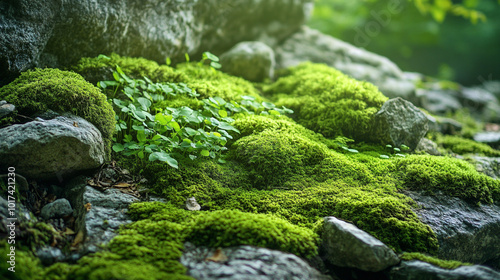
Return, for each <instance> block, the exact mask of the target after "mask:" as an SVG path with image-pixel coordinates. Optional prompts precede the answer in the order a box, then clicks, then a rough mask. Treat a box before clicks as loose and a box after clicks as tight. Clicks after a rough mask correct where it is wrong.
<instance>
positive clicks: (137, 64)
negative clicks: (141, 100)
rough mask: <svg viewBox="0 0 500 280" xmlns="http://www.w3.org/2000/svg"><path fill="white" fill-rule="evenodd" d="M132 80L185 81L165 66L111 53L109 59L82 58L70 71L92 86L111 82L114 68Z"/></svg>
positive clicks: (177, 73) (183, 77)
mask: <svg viewBox="0 0 500 280" xmlns="http://www.w3.org/2000/svg"><path fill="white" fill-rule="evenodd" d="M117 65H118V66H120V68H122V70H123V71H124V72H125V73H126V74H127V75H129V76H130V77H132V78H135V79H142V78H144V77H148V78H149V79H150V80H151V81H153V82H172V83H178V82H181V81H184V80H186V79H187V77H186V76H184V75H183V74H182V73H180V72H178V71H175V69H174V68H172V67H169V66H167V65H159V64H158V63H156V62H155V61H152V60H148V59H145V58H142V57H127V56H120V55H118V54H116V53H112V54H111V55H110V56H109V57H107V56H99V57H83V58H81V59H80V61H78V63H77V64H75V65H74V66H72V67H71V68H70V69H71V70H73V71H75V72H77V73H79V74H80V75H82V76H83V77H85V79H86V80H87V81H89V82H91V83H92V84H97V82H99V81H102V80H113V71H114V70H115V69H116V66H117Z"/></svg>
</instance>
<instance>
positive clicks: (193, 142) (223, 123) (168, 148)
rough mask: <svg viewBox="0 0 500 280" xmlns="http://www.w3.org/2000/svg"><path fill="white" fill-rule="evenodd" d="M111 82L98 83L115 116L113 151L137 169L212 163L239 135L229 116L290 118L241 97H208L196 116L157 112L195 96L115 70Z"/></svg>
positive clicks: (183, 112)
mask: <svg viewBox="0 0 500 280" xmlns="http://www.w3.org/2000/svg"><path fill="white" fill-rule="evenodd" d="M113 77H114V78H115V80H114V81H101V82H99V83H98V85H99V86H100V87H101V88H103V89H104V90H106V91H107V92H108V96H109V97H110V99H111V101H112V103H113V105H114V108H115V110H116V112H117V116H116V119H117V125H116V132H117V133H116V135H115V138H114V141H115V143H114V145H113V150H114V151H115V152H117V153H122V154H124V155H126V156H132V155H136V156H137V157H138V159H139V160H140V161H141V162H142V163H143V164H145V163H146V162H147V161H156V160H159V161H162V162H166V163H167V164H168V165H170V166H171V167H174V168H178V161H177V159H176V158H179V157H189V158H190V159H192V160H194V159H196V158H197V157H200V156H201V157H211V158H214V159H215V158H217V157H218V156H220V154H221V152H223V151H224V150H227V148H226V147H225V145H226V143H227V141H228V139H232V138H233V137H232V136H231V134H230V133H233V132H234V133H239V131H238V129H236V128H234V127H233V126H232V125H231V123H232V122H233V121H234V119H232V118H231V117H230V116H231V115H233V114H235V113H245V114H262V115H266V114H267V115H280V114H284V113H290V112H292V111H291V110H289V109H287V108H285V107H283V108H277V107H276V106H275V105H274V104H272V103H269V102H262V103H259V102H257V101H255V97H251V96H243V97H242V98H243V100H242V102H241V104H238V103H237V102H235V101H231V102H226V101H225V100H224V99H222V98H220V97H210V98H207V99H203V100H202V108H201V109H198V110H195V109H192V108H189V107H186V106H182V107H179V108H170V107H167V108H162V107H161V106H159V105H158V104H159V102H161V101H164V100H166V98H169V97H170V96H176V95H185V96H187V97H190V98H196V97H198V96H199V95H198V94H197V93H196V91H194V90H192V89H190V88H189V87H188V86H187V85H186V84H183V83H153V82H152V81H151V80H149V79H148V78H146V77H144V79H132V78H130V77H128V76H127V75H126V74H125V73H124V72H123V71H122V69H121V68H120V67H119V66H117V68H116V71H115V72H114V73H113ZM219 161H222V162H223V160H222V159H219Z"/></svg>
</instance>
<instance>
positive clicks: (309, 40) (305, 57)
mask: <svg viewBox="0 0 500 280" xmlns="http://www.w3.org/2000/svg"><path fill="white" fill-rule="evenodd" d="M274 51H275V55H276V68H277V69H281V68H287V67H291V66H295V65H297V64H299V63H301V62H304V61H311V62H315V63H325V64H327V65H329V66H331V67H334V68H336V69H338V70H340V71H342V72H344V73H345V74H347V75H349V76H352V77H353V78H355V79H357V80H364V81H368V82H370V83H373V84H374V85H376V86H377V87H378V88H379V90H380V91H381V92H382V93H383V94H384V95H386V96H388V97H397V96H401V97H404V98H406V99H411V98H412V97H413V95H414V92H415V85H414V83H413V82H412V81H410V80H408V79H407V78H405V76H404V75H403V72H402V71H401V70H400V69H399V68H398V66H397V65H396V64H394V63H393V62H392V61H390V60H389V59H387V58H386V57H383V56H380V55H377V54H374V53H371V52H368V51H366V50H364V49H360V48H357V47H355V46H353V45H351V44H348V43H346V42H343V41H341V40H339V39H336V38H333V37H331V36H328V35H325V34H323V33H321V32H319V31H317V30H314V29H311V28H309V27H306V26H303V27H301V28H300V30H299V31H297V32H296V33H294V34H293V35H292V36H290V37H289V38H288V39H286V40H285V41H284V42H283V43H282V44H281V45H279V46H278V47H277V48H275V49H274Z"/></svg>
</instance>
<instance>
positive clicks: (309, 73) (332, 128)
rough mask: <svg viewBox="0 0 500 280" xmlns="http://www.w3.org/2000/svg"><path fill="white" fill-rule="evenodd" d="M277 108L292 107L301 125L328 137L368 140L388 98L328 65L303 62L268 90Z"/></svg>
mask: <svg viewBox="0 0 500 280" xmlns="http://www.w3.org/2000/svg"><path fill="white" fill-rule="evenodd" d="M266 92H267V94H272V95H273V99H274V100H275V103H276V104H277V105H280V106H281V105H284V106H286V107H288V108H291V109H292V110H293V111H294V112H295V114H294V115H293V118H294V119H295V120H296V121H297V122H298V123H299V124H301V125H303V126H305V127H307V128H309V129H311V130H313V131H315V132H319V133H321V134H323V135H324V136H326V137H335V136H345V137H349V138H353V139H355V140H365V138H366V137H367V136H366V131H367V130H368V129H369V127H370V124H371V120H372V116H373V115H374V114H375V113H376V112H377V111H378V110H379V109H380V107H381V106H382V104H383V103H384V102H385V101H386V100H387V98H386V97H385V96H384V95H382V93H380V92H379V91H378V89H377V88H376V87H375V86H374V85H372V84H370V83H367V82H360V81H356V80H354V79H352V78H349V77H348V76H346V75H344V74H342V73H341V72H339V71H337V70H335V69H333V68H330V67H328V66H326V65H321V64H312V63H303V64H301V65H299V66H296V67H293V68H291V69H289V73H288V75H286V76H284V77H281V78H279V79H278V80H277V81H276V82H275V83H274V84H272V85H271V86H269V87H268V88H267V89H266Z"/></svg>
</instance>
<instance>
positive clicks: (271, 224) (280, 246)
mask: <svg viewBox="0 0 500 280" xmlns="http://www.w3.org/2000/svg"><path fill="white" fill-rule="evenodd" d="M187 241H190V242H192V243H193V244H195V245H205V246H209V247H230V246H238V245H253V246H258V247H264V248H269V249H275V250H279V251H282V252H288V253H292V254H295V255H298V256H302V257H313V256H314V255H316V254H317V245H316V244H317V241H318V240H317V235H315V234H314V233H313V231H311V230H310V229H307V228H303V227H299V226H296V225H292V224H290V223H289V222H287V221H286V220H283V219H281V218H278V217H275V216H273V215H266V214H252V213H244V212H241V211H237V210H221V211H215V212H211V213H202V214H200V215H197V216H196V217H195V218H194V219H193V220H192V221H191V222H190V223H189V225H188V234H187Z"/></svg>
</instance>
